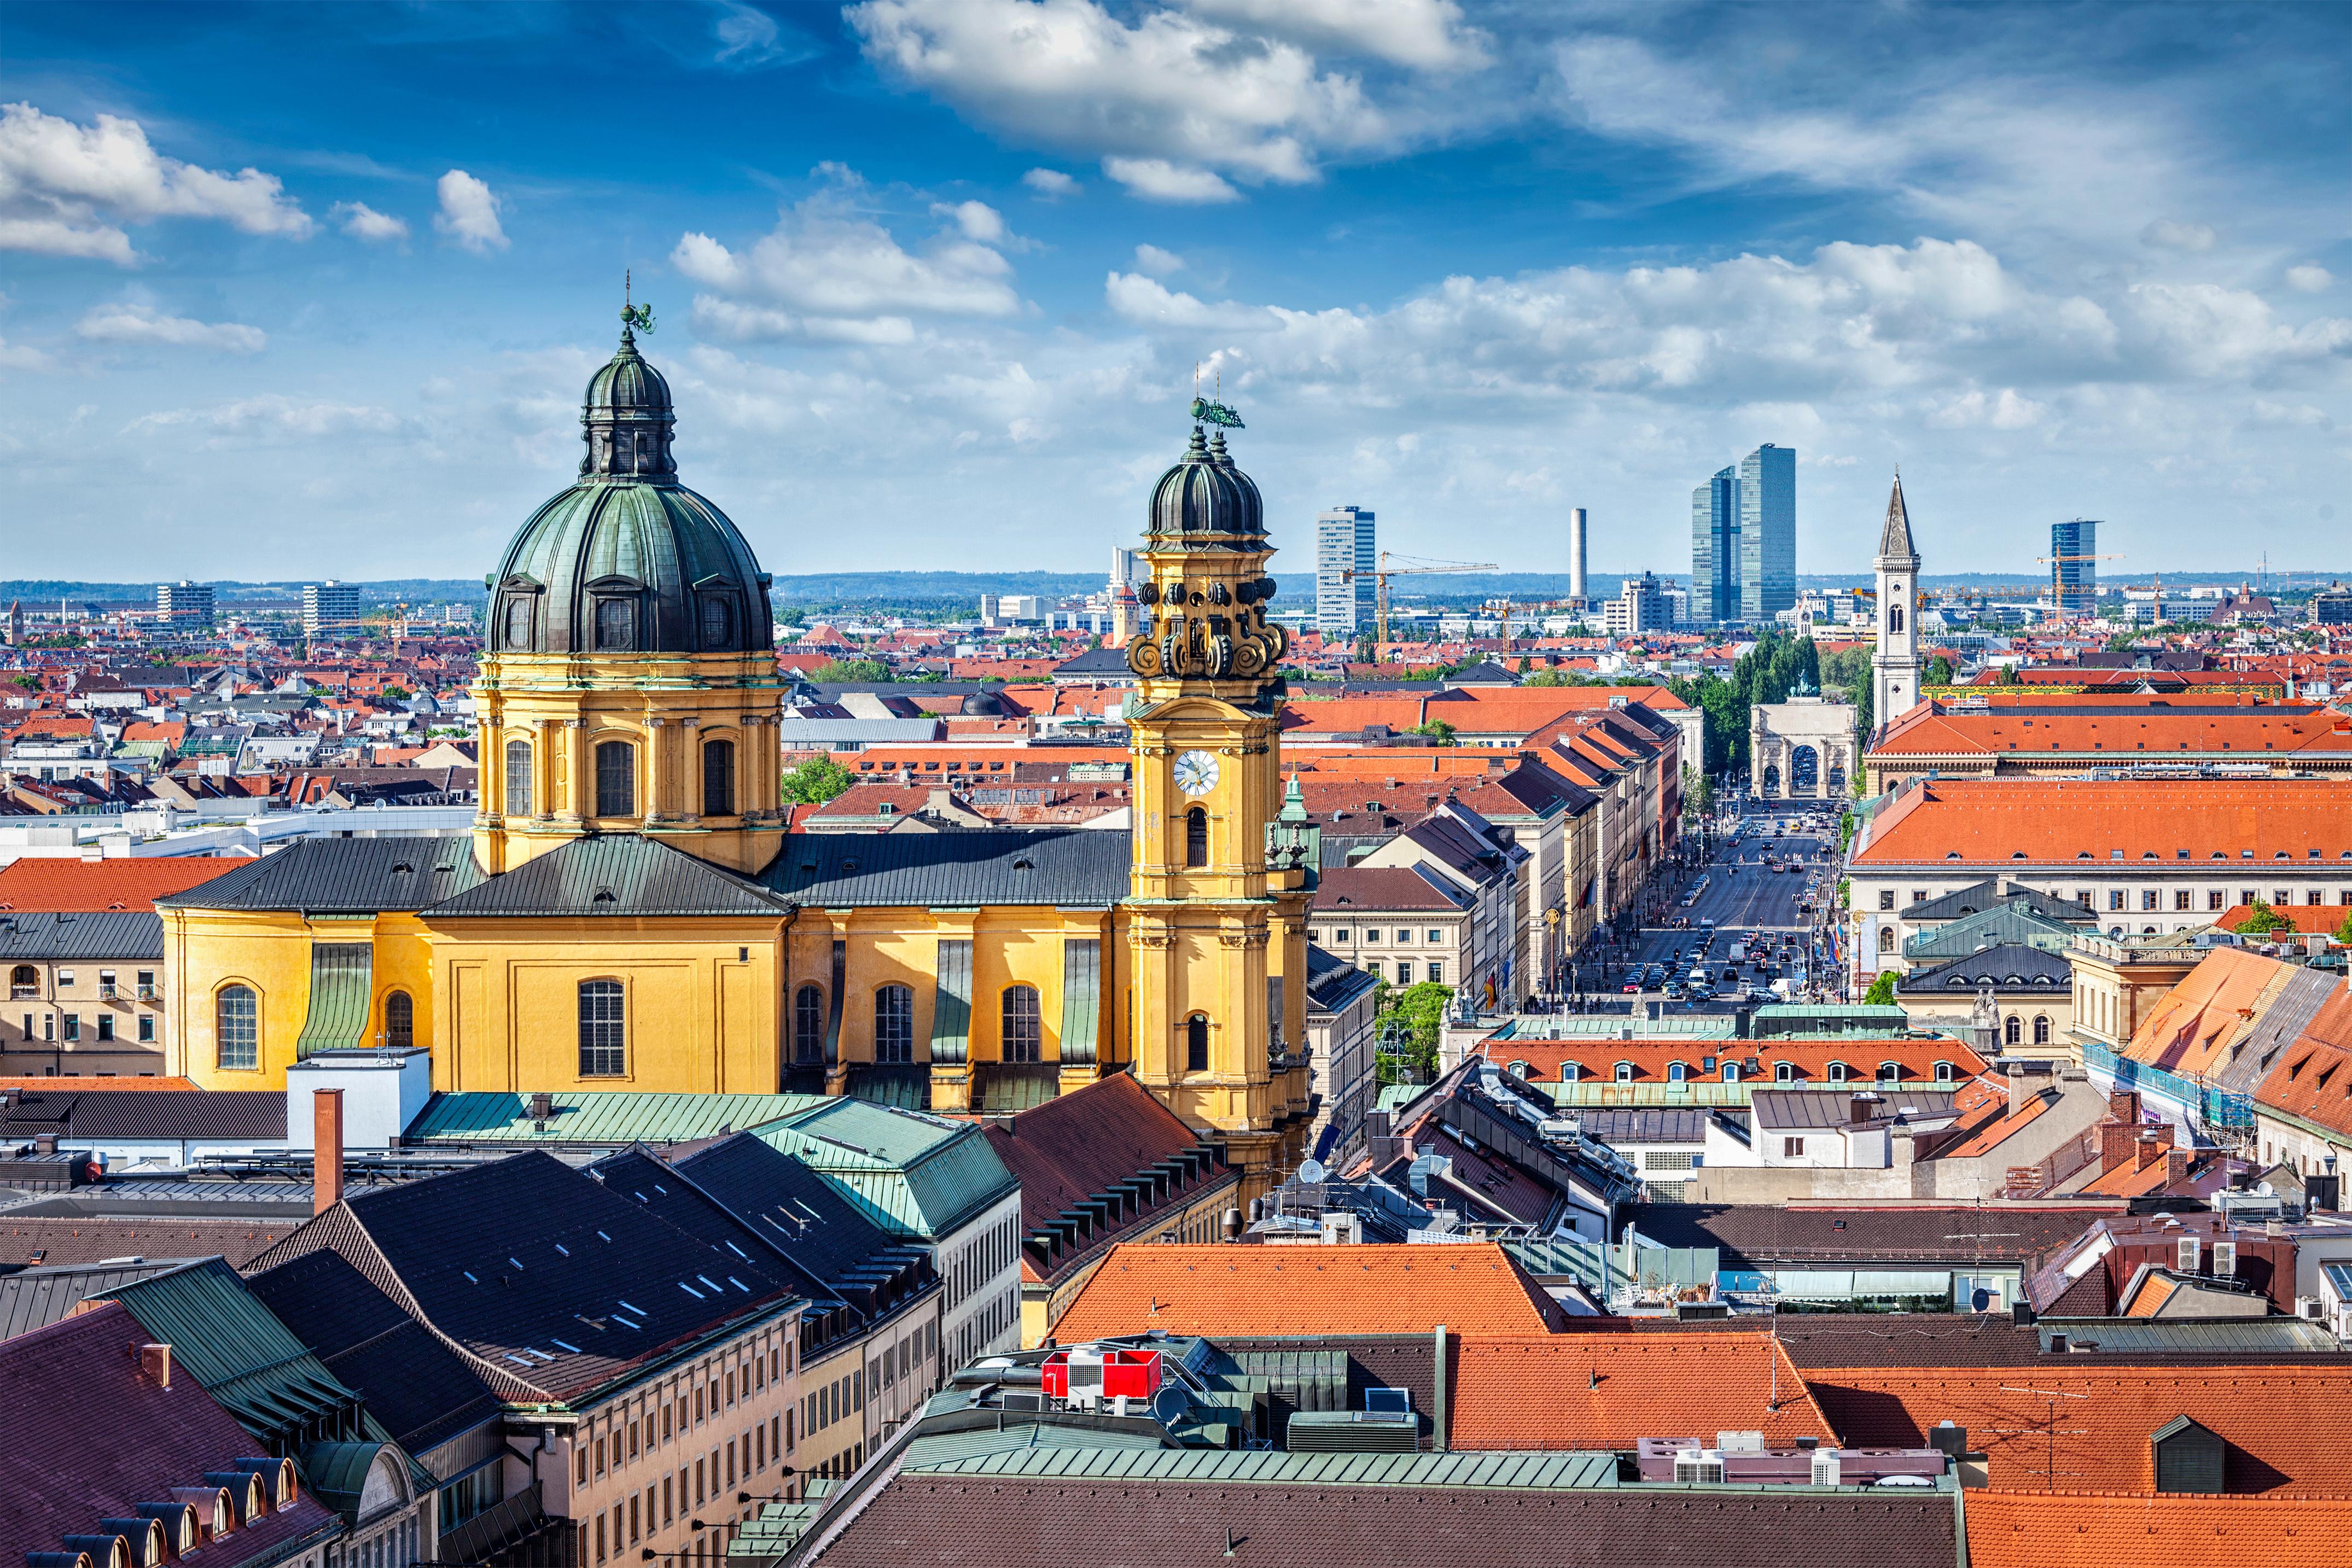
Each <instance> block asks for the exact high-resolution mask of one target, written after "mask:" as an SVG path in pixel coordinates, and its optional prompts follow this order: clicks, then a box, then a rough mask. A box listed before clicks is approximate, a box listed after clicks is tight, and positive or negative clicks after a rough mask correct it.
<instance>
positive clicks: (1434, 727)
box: [1405, 718, 1454, 746]
mask: <svg viewBox="0 0 2352 1568" xmlns="http://www.w3.org/2000/svg"><path fill="white" fill-rule="evenodd" d="M1405 733H1406V734H1407V735H1425V736H1428V737H1430V738H1431V739H1433V740H1434V741H1436V742H1437V744H1438V745H1440V746H1451V745H1453V744H1454V727H1453V726H1452V725H1450V724H1448V723H1446V722H1445V721H1444V719H1442V718H1433V719H1431V720H1430V721H1429V722H1428V723H1426V724H1417V725H1414V726H1413V727H1412V728H1411V729H1409V730H1406V731H1405Z"/></svg>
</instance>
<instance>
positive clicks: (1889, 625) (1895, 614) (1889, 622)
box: [1886, 604, 1903, 632]
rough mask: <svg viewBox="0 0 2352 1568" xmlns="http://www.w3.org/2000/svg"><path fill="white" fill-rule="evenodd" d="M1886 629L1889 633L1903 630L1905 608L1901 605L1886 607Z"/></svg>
mask: <svg viewBox="0 0 2352 1568" xmlns="http://www.w3.org/2000/svg"><path fill="white" fill-rule="evenodd" d="M1886 629H1887V630H1888V631H1889V632H1900V631H1902V630H1903V606H1901V605H1900V604H1890V605H1888V606H1887V607H1886Z"/></svg>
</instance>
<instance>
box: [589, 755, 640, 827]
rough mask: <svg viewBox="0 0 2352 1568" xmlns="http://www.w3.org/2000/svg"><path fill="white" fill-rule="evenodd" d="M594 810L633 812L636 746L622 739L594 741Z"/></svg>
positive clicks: (606, 813) (614, 814)
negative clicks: (595, 743) (595, 742)
mask: <svg viewBox="0 0 2352 1568" xmlns="http://www.w3.org/2000/svg"><path fill="white" fill-rule="evenodd" d="M596 814H597V815H598V816H600V817H634V816H635V815H636V814H637V748H636V747H634V746H631V745H630V744H629V743H628V742H627V741H625V740H604V741H599V742H597V745H596Z"/></svg>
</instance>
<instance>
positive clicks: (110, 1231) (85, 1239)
mask: <svg viewBox="0 0 2352 1568" xmlns="http://www.w3.org/2000/svg"><path fill="white" fill-rule="evenodd" d="M297 1229H299V1223H298V1222H297V1221H295V1220H291V1219H284V1218H253V1219H121V1218H98V1217H92V1216H86V1215H74V1216H72V1217H71V1218H65V1217H58V1218H48V1217H26V1216H21V1215H9V1216H5V1217H0V1269H5V1268H15V1267H16V1266H18V1265H21V1264H28V1263H49V1264H56V1265H63V1264H68V1263H99V1262H103V1261H105V1260H109V1259H114V1258H208V1257H213V1256H215V1255H217V1256H220V1257H224V1258H226V1259H227V1260H229V1261H230V1262H231V1263H234V1264H236V1265H237V1266H239V1267H243V1266H244V1265H245V1264H247V1263H248V1262H250V1261H252V1260H254V1259H255V1258H257V1257H259V1256H260V1255H261V1254H262V1253H264V1252H267V1251H268V1250H269V1249H270V1248H272V1247H275V1246H276V1245H277V1244H278V1242H280V1241H282V1240H284V1239H286V1238H287V1237H288V1236H289V1235H291V1234H293V1232H294V1231H295V1230H297Z"/></svg>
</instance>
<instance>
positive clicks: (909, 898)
mask: <svg viewBox="0 0 2352 1568" xmlns="http://www.w3.org/2000/svg"><path fill="white" fill-rule="evenodd" d="M1129 845H1130V837H1129V834H1128V833H1126V832H1124V831H1119V830H1117V829H1111V828H1097V829H1084V830H1079V831H1060V832H1057V831H1024V830H1021V829H1010V828H984V829H974V830H971V831H962V832H942V833H879V834H867V833H793V834H790V835H788V836H787V837H786V838H785V840H784V844H783V848H782V851H781V852H779V853H778V854H777V856H776V858H775V860H774V861H772V862H770V864H769V866H768V869H767V870H766V871H765V872H762V873H761V876H760V881H761V883H762V884H764V885H765V886H767V887H768V888H770V889H772V890H773V891H774V892H776V893H779V894H782V895H783V896H784V897H786V898H788V899H790V900H792V901H793V903H795V904H807V905H810V906H812V907H815V908H825V909H844V908H856V907H860V906H865V907H872V906H877V905H881V906H893V907H910V908H926V909H976V908H980V907H982V906H984V905H990V904H1053V905H1056V906H1060V907H1064V908H1107V907H1108V906H1109V905H1110V904H1115V903H1117V902H1118V900H1120V899H1122V898H1125V897H1126V896H1127V895H1128V892H1129V853H1130V848H1129Z"/></svg>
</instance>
